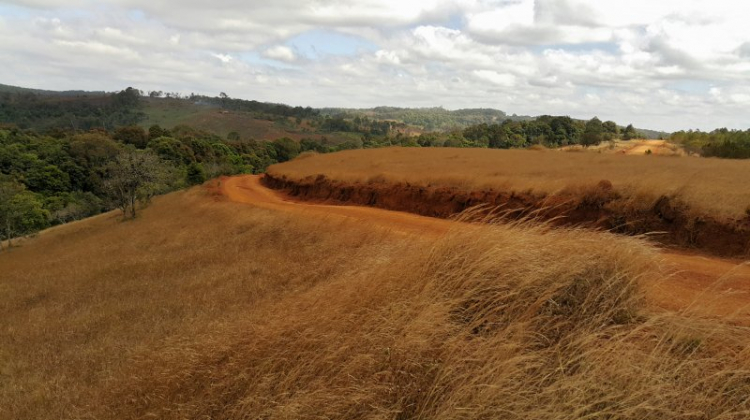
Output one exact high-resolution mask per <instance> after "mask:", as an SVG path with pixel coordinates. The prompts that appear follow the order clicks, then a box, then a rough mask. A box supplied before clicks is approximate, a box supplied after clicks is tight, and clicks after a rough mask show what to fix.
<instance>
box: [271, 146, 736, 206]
mask: <svg viewBox="0 0 750 420" xmlns="http://www.w3.org/2000/svg"><path fill="white" fill-rule="evenodd" d="M268 172H269V173H271V174H274V175H286V176H287V177H289V178H292V179H302V178H305V177H307V176H317V175H318V174H324V175H326V176H327V177H329V178H332V179H334V180H342V181H349V182H369V181H370V180H381V181H391V182H394V181H395V182H409V183H411V184H415V185H429V186H451V187H458V188H461V189H465V190H472V189H482V188H496V189H510V190H514V191H528V190H532V191H536V192H540V193H546V194H549V193H555V192H559V191H561V190H563V189H566V188H571V187H578V186H591V185H596V184H597V183H598V182H599V181H601V180H603V179H606V180H609V181H610V182H612V184H613V185H614V187H615V189H617V190H618V191H621V192H624V193H625V194H627V195H630V196H632V197H637V198H643V199H647V200H655V199H656V198H658V197H659V196H661V195H676V196H679V197H680V198H681V199H682V200H684V201H685V202H686V203H687V204H688V205H690V206H691V207H692V208H694V209H695V210H696V211H698V212H701V213H707V214H710V215H712V216H720V217H727V218H741V217H743V216H744V215H745V209H746V208H747V206H748V204H750V184H748V182H747V176H748V175H747V174H748V173H750V161H736V160H721V159H698V158H680V157H664V156H621V155H611V154H597V153H562V152H559V151H555V150H549V151H540V150H534V151H528V150H491V149H442V148H425V149H417V148H387V149H369V150H350V151H345V152H340V153H334V154H326V155H320V156H315V157H314V158H309V159H304V160H301V161H291V162H286V163H284V164H281V165H275V166H272V167H271V168H269V171H268Z"/></svg>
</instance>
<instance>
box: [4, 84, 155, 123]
mask: <svg viewBox="0 0 750 420" xmlns="http://www.w3.org/2000/svg"><path fill="white" fill-rule="evenodd" d="M140 96H141V92H140V91H138V90H137V89H133V88H127V89H125V90H123V91H121V92H118V93H114V94H101V93H98V94H81V95H80V96H70V95H66V96H62V95H46V94H39V93H32V92H19V93H10V92H2V93H0V123H11V124H15V125H17V126H18V127H20V128H33V129H36V130H41V131H44V130H51V129H55V128H56V129H65V130H69V131H76V130H90V129H92V128H95V127H102V128H105V129H108V130H109V129H114V128H115V127H118V126H122V125H132V124H136V123H138V122H139V121H141V120H142V119H143V118H144V117H145V115H144V114H143V112H142V111H141V103H140Z"/></svg>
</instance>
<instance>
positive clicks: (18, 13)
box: [0, 0, 750, 130]
mask: <svg viewBox="0 0 750 420" xmlns="http://www.w3.org/2000/svg"><path fill="white" fill-rule="evenodd" d="M6 4H7V7H4V8H2V9H0V59H2V60H3V63H4V65H3V66H2V67H0V79H1V80H3V83H11V84H17V85H25V86H30V87H39V88H48V89H81V88H84V89H92V90H94V89H95V90H101V89H104V90H115V89H121V88H122V87H124V86H136V87H139V88H141V89H144V90H150V89H157V90H169V91H182V92H185V93H189V92H200V93H208V94H216V93H218V92H221V91H226V92H228V93H231V94H232V96H236V97H246V98H249V99H258V100H267V101H273V102H288V103H291V104H294V105H312V106H374V105H383V104H388V105H399V106H435V105H443V106H446V107H449V108H457V107H476V106H482V107H495V108H500V109H503V110H505V111H507V112H510V113H518V114H570V115H572V116H574V117H579V118H590V117H591V116H593V115H598V116H599V117H600V118H603V119H613V120H615V121H618V122H621V123H628V122H633V123H635V124H636V125H637V126H641V127H653V128H660V129H669V130H671V129H679V128H686V127H684V126H683V125H684V124H686V122H688V121H689V122H690V123H691V124H694V123H693V121H694V122H695V123H700V124H703V127H702V128H705V129H710V128H714V126H721V125H727V126H730V127H737V128H747V124H748V123H747V119H746V109H747V106H748V102H750V87H748V86H747V80H750V26H748V25H747V24H746V22H745V21H746V16H747V11H746V10H745V9H746V8H747V6H746V5H745V4H744V3H743V2H739V1H733V0H712V1H711V2H710V3H709V2H706V1H703V0H683V1H677V0H660V1H655V0H629V1H627V2H626V1H606V2H605V1H595V0H453V1H451V0H426V1H409V0H357V1H354V0H347V1H344V0H313V1H309V2H299V1H296V0H278V1H274V2H268V1H260V0H250V1H239V0H215V1H214V2H212V3H211V7H206V6H205V2H201V1H198V0H186V1H183V2H180V5H179V7H175V5H174V2H172V1H167V0H113V1H111V2H108V3H106V4H105V5H103V4H102V3H101V2H95V1H93V0H73V1H65V2H63V1H59V0H58V1H53V0H21V1H15V2H10V3H7V2H6ZM314 30H320V31H327V33H341V34H350V35H354V36H356V37H357V39H361V40H363V42H367V43H369V44H368V45H369V46H368V48H352V47H351V46H348V47H347V48H343V47H342V48H340V50H342V51H343V50H347V51H353V52H351V53H346V54H308V53H306V52H304V51H303V52H299V51H297V50H295V48H296V47H293V45H296V44H293V43H292V41H291V40H292V39H293V38H294V37H299V36H304V34H306V33H309V32H310V31H314ZM332 39H333V38H332ZM331 42H336V41H331ZM290 46H291V47H290ZM330 50H332V51H335V50H336V49H335V48H332V49H330ZM261 57H262V58H265V59H270V60H272V61H268V60H262V59H259V58H261ZM300 57H302V58H303V59H300Z"/></svg>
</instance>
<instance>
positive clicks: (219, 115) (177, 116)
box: [140, 98, 348, 144]
mask: <svg viewBox="0 0 750 420" xmlns="http://www.w3.org/2000/svg"><path fill="white" fill-rule="evenodd" d="M143 101H144V103H145V107H144V109H143V111H144V112H145V114H146V117H147V118H146V119H145V120H143V121H141V123H140V125H141V126H142V127H144V128H148V127H150V126H152V125H154V124H158V125H160V126H162V127H165V128H172V127H174V126H176V125H180V124H185V125H188V126H190V127H193V128H197V129H201V130H206V131H209V132H211V133H216V134H218V135H220V136H222V137H226V135H227V134H229V133H231V132H233V131H236V132H237V133H239V134H240V138H242V139H256V140H276V139H278V138H281V137H289V138H292V139H294V140H301V139H303V138H313V139H317V140H319V139H321V138H322V137H323V135H321V134H315V133H312V132H309V131H304V130H303V129H302V128H300V127H297V126H296V124H295V123H294V121H293V119H290V120H289V125H288V126H283V125H282V124H281V123H279V122H274V121H268V120H265V119H258V118H255V117H253V115H252V114H250V113H247V112H239V111H225V112H222V110H221V109H220V108H217V107H213V106H209V105H200V104H195V103H193V102H191V101H189V100H187V99H164V98H161V99H151V98H148V99H143ZM325 136H326V137H327V138H328V139H329V140H330V141H331V143H332V144H338V143H341V142H344V141H346V140H347V139H348V138H347V137H346V136H344V135H341V134H336V133H332V134H325Z"/></svg>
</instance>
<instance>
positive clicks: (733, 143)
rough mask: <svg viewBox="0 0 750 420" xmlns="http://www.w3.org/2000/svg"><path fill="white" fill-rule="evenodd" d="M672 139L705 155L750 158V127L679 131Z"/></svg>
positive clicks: (673, 134)
mask: <svg viewBox="0 0 750 420" xmlns="http://www.w3.org/2000/svg"><path fill="white" fill-rule="evenodd" d="M670 140H672V141H674V142H676V143H681V144H682V145H683V146H684V147H685V148H686V149H688V150H690V151H692V152H695V153H700V154H701V155H703V156H705V157H720V158H729V159H750V129H749V130H745V131H742V130H728V129H726V128H720V129H716V130H713V131H711V132H703V131H693V130H689V131H678V132H675V133H672V135H671V136H670Z"/></svg>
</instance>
